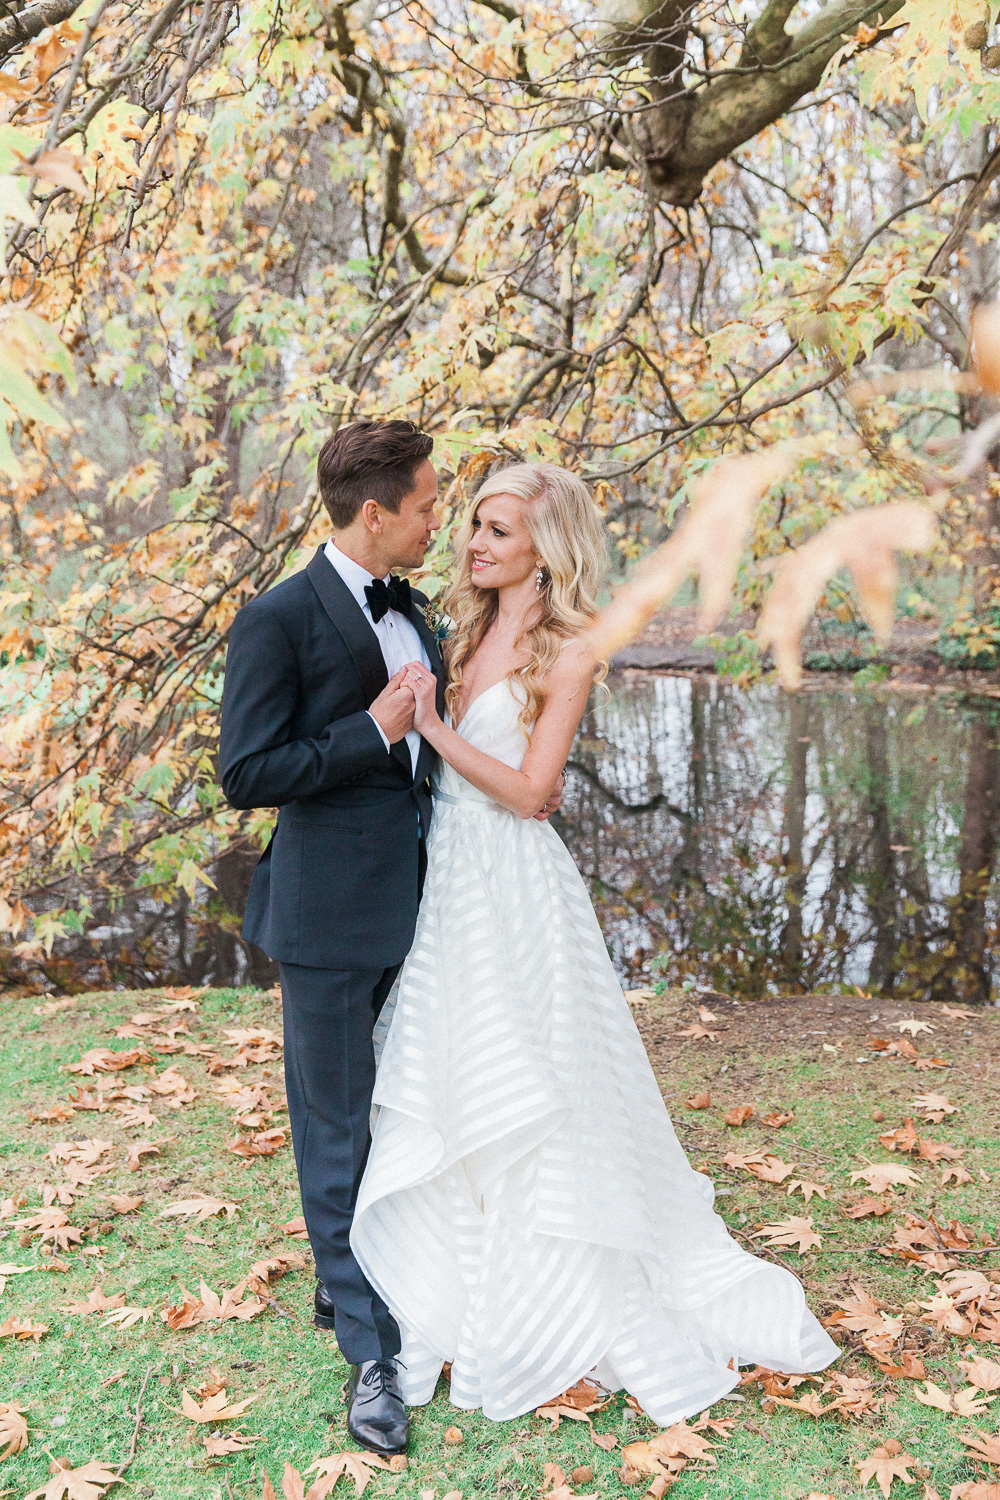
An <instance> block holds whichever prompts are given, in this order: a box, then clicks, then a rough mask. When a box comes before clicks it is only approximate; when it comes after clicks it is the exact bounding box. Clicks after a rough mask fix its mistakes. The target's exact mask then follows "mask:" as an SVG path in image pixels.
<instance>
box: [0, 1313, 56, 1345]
mask: <svg viewBox="0 0 1000 1500" xmlns="http://www.w3.org/2000/svg"><path fill="white" fill-rule="evenodd" d="M48 1331H49V1325H48V1324H47V1323H33V1322H32V1320H31V1319H30V1318H17V1317H11V1318H8V1319H7V1321H6V1322H5V1323H0V1339H10V1338H13V1339H18V1340H19V1341H20V1342H21V1343H24V1341H25V1340H26V1339H34V1341H35V1343H36V1344H37V1343H38V1341H39V1339H40V1338H42V1337H43V1335H44V1334H46V1333H48Z"/></svg>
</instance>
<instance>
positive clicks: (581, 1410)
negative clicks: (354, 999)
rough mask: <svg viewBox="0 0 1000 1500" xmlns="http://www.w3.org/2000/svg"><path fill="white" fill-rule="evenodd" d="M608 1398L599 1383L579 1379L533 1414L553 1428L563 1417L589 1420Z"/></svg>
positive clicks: (578, 1420)
mask: <svg viewBox="0 0 1000 1500" xmlns="http://www.w3.org/2000/svg"><path fill="white" fill-rule="evenodd" d="M610 1400H611V1396H610V1395H609V1394H608V1392H607V1391H605V1390H603V1389H602V1388H601V1387H600V1386H599V1385H596V1384H595V1383H594V1382H593V1381H590V1380H580V1381H577V1383H576V1385H574V1386H571V1387H570V1389H569V1390H568V1391H563V1393H562V1395H561V1396H555V1397H553V1399H552V1400H551V1401H546V1403H545V1405H544V1406H540V1407H538V1409H537V1410H536V1412H535V1416H536V1417H541V1418H542V1419H543V1420H544V1421H546V1422H551V1423H552V1427H553V1430H554V1429H555V1428H557V1427H558V1426H559V1423H560V1420H561V1419H562V1418H563V1417H568V1418H569V1419H570V1420H571V1421H575V1422H589V1421H590V1415H589V1414H590V1413H591V1412H595V1411H603V1410H604V1408H605V1407H606V1406H607V1404H608V1402H609V1401H610ZM455 1430H456V1431H457V1430H458V1429H457V1428H456V1429H455ZM446 1441H447V1439H446Z"/></svg>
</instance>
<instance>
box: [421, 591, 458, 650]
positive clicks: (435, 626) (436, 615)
mask: <svg viewBox="0 0 1000 1500" xmlns="http://www.w3.org/2000/svg"><path fill="white" fill-rule="evenodd" d="M424 624H425V625H426V626H427V629H428V630H429V631H430V633H431V635H432V636H433V637H434V639H435V641H436V642H437V644H438V645H439V646H443V645H444V643H445V641H446V640H447V639H448V637H449V635H451V632H452V629H453V628H454V624H455V622H454V620H452V619H451V618H450V617H449V616H448V615H446V614H442V612H441V610H439V609H438V607H437V605H436V604H434V602H433V601H432V600H430V599H428V601H427V603H426V604H425V605H424Z"/></svg>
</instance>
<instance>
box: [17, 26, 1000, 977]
mask: <svg viewBox="0 0 1000 1500" xmlns="http://www.w3.org/2000/svg"><path fill="white" fill-rule="evenodd" d="M47 3H49V0H47ZM793 9H794V8H793V7H792V6H791V5H788V4H784V3H779V0H771V3H769V4H768V5H766V6H765V7H764V8H763V9H762V10H761V11H760V12H759V13H758V14H757V16H756V19H755V20H754V21H753V22H752V24H749V25H746V24H743V23H737V22H730V21H729V20H728V19H726V18H725V17H724V16H723V17H722V18H721V19H719V18H717V17H716V15H715V13H714V11H713V10H712V9H711V7H709V6H708V5H704V6H702V5H697V6H689V7H685V8H680V7H674V6H673V5H669V4H668V5H662V6H660V8H659V9H657V10H654V11H650V10H649V9H648V8H647V10H645V11H643V12H637V13H636V14H634V15H631V16H630V17H629V18H628V19H627V20H621V19H618V20H614V19H612V21H611V22H610V23H609V22H608V20H607V19H606V18H604V19H602V18H601V17H599V16H597V15H596V14H595V13H594V12H593V11H592V10H591V9H590V7H589V5H588V4H587V3H586V0H580V3H579V4H578V5H577V6H576V7H574V8H573V9H572V10H571V12H570V13H569V15H568V18H567V11H566V8H565V7H551V8H550V7H549V6H547V5H544V4H540V3H537V4H536V3H530V4H528V5H526V6H525V7H524V9H523V10H515V9H514V8H513V7H512V6H509V5H507V4H506V3H501V0H491V3H489V4H484V3H480V0H447V3H445V4H443V5H441V6H436V7H434V9H433V12H432V11H431V10H430V9H429V8H425V7H423V6H422V5H420V4H419V3H417V0H399V3H394V4H393V5H391V6H389V7H387V8H386V10H385V12H384V13H382V12H381V11H380V12H378V13H377V14H376V12H375V10H374V9H373V8H372V7H370V6H368V5H363V4H361V3H354V4H335V3H322V4H319V3H311V0H309V3H307V0H297V3H293V4H291V5H288V6H284V7H282V8H281V9H280V10H278V9H275V8H273V7H270V6H267V5H261V6H258V7H250V8H249V9H248V10H247V11H246V12H245V13H244V14H242V15H241V16H239V17H238V16H237V13H236V11H235V10H234V9H233V8H232V7H231V6H230V5H229V4H227V3H220V0H202V3H198V0H194V3H191V4H185V3H181V0H135V3H133V0H87V3H86V4H85V6H84V7H83V8H81V9H80V10H79V11H77V12H74V13H73V14H72V16H71V17H68V16H62V17H59V16H57V14H56V12H55V11H54V10H52V9H51V6H50V8H49V9H48V10H46V11H45V13H44V15H45V18H46V19H47V20H48V21H49V22H51V23H54V24H49V25H48V26H47V29H42V30H37V31H33V30H32V28H33V27H35V25H36V22H38V21H40V20H41V19H42V13H41V10H40V9H39V8H38V7H31V6H29V7H26V8H25V9H23V10H22V11H20V12H17V13H16V14H15V15H14V16H13V17H8V18H7V20H6V21H3V22H0V51H2V50H3V48H4V47H6V46H7V45H8V43H9V44H10V47H9V50H8V51H7V52H6V54H5V60H4V68H5V71H4V72H3V73H2V74H0V100H2V101H3V103H4V108H5V109H6V111H7V123H6V124H5V125H3V126H2V129H0V174H2V175H0V215H2V216H3V224H4V228H5V230H6V231H7V233H8V239H9V243H8V249H7V264H8V268H9V269H8V274H7V280H6V282H5V283H4V285H5V289H6V291H7V294H8V302H7V304H6V306H5V307H4V308H3V310H2V315H3V318H4V333H5V348H4V352H3V356H2V360H3V363H2V364H0V401H2V402H3V403H4V405H3V409H2V415H3V416H4V419H5V424H6V430H7V431H8V432H9V434H10V436H9V440H8V443H9V446H8V448H7V449H6V451H0V465H2V467H3V469H4V472H5V474H6V476H7V477H6V480H5V482H4V489H3V492H2V495H0V501H2V503H0V551H2V557H3V571H4V581H3V591H2V594H0V653H2V656H0V712H2V714H3V716H4V720H5V728H4V737H3V740H2V742H0V778H2V781H3V798H4V804H3V809H2V813H0V817H2V822H0V897H2V900H3V903H4V904H3V905H2V906H0V928H3V927H5V928H6V930H7V931H8V933H9V934H10V935H11V937H12V940H13V941H14V945H15V947H14V953H15V957H16V960H17V962H19V963H32V964H40V965H42V966H43V968H44V966H45V965H46V964H48V963H50V961H51V954H52V952H53V951H54V950H53V945H54V944H55V943H56V942H58V940H59V938H60V936H62V935H65V934H66V933H72V932H73V931H74V930H79V929H80V928H81V926H84V925H85V924H86V923H87V922H88V921H89V919H90V913H91V911H92V910H93V909H94V904H95V903H98V904H103V906H104V907H106V908H107V909H109V910H110V909H111V908H112V907H113V905H114V903H115V902H116V901H118V900H120V899H122V897H123V895H124V893H126V892H130V891H132V890H134V888H135V887H136V886H137V885H139V886H140V887H147V888H148V889H149V891H150V892H151V893H155V894H159V895H161V896H162V897H163V898H164V899H168V898H169V895H170V893H171V891H172V890H174V889H175V888H176V887H178V886H179V887H180V888H181V889H183V890H184V891H186V893H187V895H188V898H189V899H190V900H191V901H192V902H195V903H197V901H200V900H201V899H203V896H204V892H205V890H206V888H207V885H208V884H210V883H211V882H212V880H213V878H214V877H213V876H212V874H211V871H212V869H213V868H214V862H215V861H216V860H217V859H219V858H220V857H221V856H222V854H223V853H224V851H225V850H227V849H230V848H233V849H236V850H239V849H240V848H247V847H254V846H255V845H256V843H257V842H258V841H259V839H260V838H261V837H262V836H263V834H264V833H265V831H266V827H267V823H268V820H267V819H266V818H258V819H240V818H237V817H236V816H235V815H234V814H232V813H231V812H230V811H229V810H228V809H227V808H225V806H224V805H223V804H222V803H221V800H220V797H219V793H218V790H217V787H216V785H215V776H214V760H213V754H214V744H215V734H216V732H217V731H216V719H217V705H218V697H219V691H220V682H221V670H222V661H223V655H224V649H225V641H226V635H227V631H228V627H229V624H230V622H231V620H232V617H233V614H234V612H235V610H236V609H237V608H239V607H240V605H241V604H242V603H244V602H246V600H247V599H249V598H250V597H252V596H253V595H254V594H255V593H257V592H259V591H260V590H262V589H265V588H267V587H269V586H270V585H271V584H272V583H273V582H275V581H276V580H277V579H278V578H279V577H281V576H282V574H283V573H284V572H285V571H287V570H288V569H290V568H292V567H295V566H297V565H299V564H300V563H301V562H302V561H303V560H304V556H305V549H307V548H308V547H310V546H311V545H312V544H313V543H314V542H316V541H318V540H319V539H320V538H321V537H322V535H323V525H322V516H321V514H320V511H319V507H318V501H317V496H316V493H315V488H314V486H313V484H312V479H311V471H312V467H313V462H314V458H315V454H316V452H317V450H318V447H319V445H320V444H321V442H322V440H323V439H324V438H325V436H326V435H327V434H328V433H329V431H330V430H331V425H332V424H334V423H336V422H337V421H340V420H343V419H345V418H347V417H350V416H352V415H354V414H357V413H361V412H370V411H376V412H382V413H397V412H398V413H406V414H408V415H411V416H413V417H414V418H416V419H417V420H419V421H420V422H422V423H423V424H425V425H426V426H427V427H428V428H429V429H430V430H431V431H433V432H434V434H435V437H436V443H437V454H438V459H439V462H441V464H442V466H443V467H444V468H445V469H446V470H447V471H448V473H449V476H450V481H451V482H450V485H449V489H448V494H447V497H446V509H447V512H448V517H449V519H450V517H451V516H452V515H453V514H454V513H455V511H456V510H457V509H458V508H460V506H461V504H462V503H463V500H464V496H465V494H466V492H467V487H468V485H469V483H470V482H472V481H473V480H474V479H475V476H476V474H477V473H479V472H481V470H482V467H483V465H484V464H485V463H487V462H489V461H490V460H491V459H492V458H493V457H495V456H496V455H509V454H523V455H526V456H544V457H551V458H556V459H558V460H560V461H563V462H568V463H570V464H572V465H574V466H575V467H577V468H579V469H581V470H582V471H583V472H584V473H586V474H587V475H588V477H589V478H590V479H591V480H592V482H593V484H594V489H595V494H596V495H597V497H598V499H599V500H600V501H601V503H603V504H604V505H605V506H606V509H607V518H608V525H609V529H610V531H611V534H612V536H613V537H614V538H615V539H616V542H617V545H618V549H619V553H620V556H621V558H622V559H623V560H626V561H627V560H628V559H630V558H632V557H634V556H636V555H637V554H638V552H639V551H640V550H642V548H643V547H644V546H645V545H646V543H647V542H648V541H649V540H650V539H653V538H655V537H657V536H658V535H660V534H662V532H663V530H664V529H665V528H668V527H669V526H670V525H671V524H672V523H673V520H674V517H675V514H676V513H677V512H678V510H679V509H680V508H681V507H683V505H684V503H685V497H686V494H687V489H686V487H687V485H688V484H689V482H690V481H691V480H692V479H693V478H695V477H696V476H697V475H698V474H699V473H700V472H701V471H702V470H703V469H704V468H705V466H706V465H707V464H709V463H710V462H712V461H713V460H714V459H715V458H716V457H717V456H718V455H720V454H721V453H723V452H729V451H733V450H736V451H739V450H741V449H744V448H752V447H756V446H759V445H763V444H766V443H773V442H776V441H779V440H783V439H787V438H795V439H802V440H804V446H803V448H802V452H803V454H804V455H805V457H804V459H803V461H802V463H801V464H800V465H799V467H798V468H797V470H796V471H795V473H794V475H793V476H792V478H790V479H789V480H788V481H787V482H785V483H783V484H781V485H778V486H775V488H774V489H773V490H772V492H771V493H770V494H769V495H768V497H767V499H766V501H765V502H764V503H763V504H762V505H761V507H760V508H759V511H758V513H757V520H756V522H755V526H754V529H753V532H752V535H751V537H750V541H749V551H748V559H747V561H748V566H747V568H746V569H745V570H744V573H743V576H742V582H741V590H742V595H743V597H744V598H745V600H746V601H747V602H748V603H749V604H750V605H751V606H753V605H754V604H755V603H756V602H758V601H759V599H760V597H761V594H762V592H763V587H764V584H763V579H762V577H761V575H760V574H759V573H758V572H757V571H756V570H755V565H756V564H757V563H758V562H760V561H762V560H766V559H767V558H770V557H772V556H774V555H775V554H776V553H779V552H781V551H783V550H787V549H788V548H790V547H793V546H795V545H796V544H797V543H798V542H800V541H801V540H803V539H805V538H806V537H808V536H809V535H810V534H812V533H813V532H815V531H816V530H817V529H818V528H819V527H820V526H821V525H822V524H823V523H824V522H825V521H826V520H827V519H828V518H829V517H830V516H831V515H837V514H840V513H842V512H844V511H848V510H851V509H854V508H856V507H857V506H859V505H866V504H871V503H877V502H879V501H881V500H882V499H884V498H888V497H895V496H896V495H897V494H898V491H899V490H900V488H902V489H904V490H905V491H907V492H910V493H915V494H920V493H922V492H923V490H924V488H925V487H926V484H927V482H928V471H927V468H926V465H925V464H924V463H923V459H922V457H921V456H920V453H919V452H918V449H919V444H920V442H922V440H923V439H924V438H926V437H930V436H934V437H938V438H944V439H945V440H946V441H948V442H952V443H956V442H959V441H960V440H961V435H962V432H963V430H964V429H965V428H967V427H968V426H969V425H970V423H971V422H973V421H974V420H975V419H976V416H977V414H976V413H975V411H974V410H973V407H972V404H971V403H972V401H973V399H977V398H973V397H972V396H971V395H970V394H969V392H968V391H967V390H966V389H965V387H964V386H963V379H964V377H963V375H962V371H964V370H965V368H966V366H967V364H968V317H967V314H968V309H969V305H970V301H971V296H972V294H973V293H974V292H978V291H980V290H986V291H988V290H989V286H988V283H989V281H990V278H991V277H992V276H993V274H994V273H993V271H992V270H988V269H986V268H985V263H984V270H983V283H982V287H980V286H979V285H976V286H972V285H970V282H969V277H968V275H967V272H966V267H965V264H964V261H965V259H966V258H967V257H968V256H969V255H970V254H972V251H973V250H976V249H977V248H981V246H985V247H986V248H987V249H988V247H989V242H990V236H991V233H992V230H991V225H990V219H989V215H990V213H991V212H992V200H991V198H990V184H991V183H992V181H993V175H994V173H995V171H996V170H997V162H998V161H1000V156H998V153H997V152H996V151H995V150H994V149H993V145H992V140H993V137H992V133H991V132H992V128H993V127H992V121H993V120H994V119H995V118H996V116H997V114H998V113H1000V102H998V98H997V84H996V81H995V80H993V79H992V78H990V77H987V78H985V79H984V76H983V74H982V64H981V59H980V52H979V51H970V50H969V48H968V47H966V46H964V43H963V33H962V27H963V26H964V25H966V24H967V22H968V18H967V17H964V16H962V15H958V14H957V13H956V15H955V17H952V16H950V15H949V18H948V23H947V25H946V26H942V25H941V24H940V23H939V22H938V21H937V19H936V14H937V13H936V10H935V8H934V7H930V8H928V7H927V6H926V5H925V4H924V0H908V6H907V7H905V8H904V9H902V10H900V9H899V8H898V7H896V6H894V5H891V4H887V5H885V6H883V7H882V8H881V9H879V10H878V11H877V12H871V13H869V11H867V10H864V9H863V8H862V7H860V6H854V7H853V8H852V7H851V6H848V5H847V4H844V3H841V0H828V3H827V4H825V5H823V6H822V7H820V8H819V9H817V10H816V12H815V13H814V14H813V15H812V17H811V18H810V19H807V20H805V21H802V22H800V23H799V24H798V27H797V29H793V30H792V31H787V27H789V26H793V25H794V16H793ZM977 16H978V12H977ZM9 22H16V25H13V26H12V25H10V24H8V23H9ZM817 26H825V27H826V28H827V30H826V31H821V30H817ZM3 28H6V29H3ZM834 32H836V36H834ZM783 38H784V40H783ZM987 53H988V49H987ZM824 68H826V69H827V72H826V74H825V81H824V82H823V87H822V89H821V90H820V95H819V97H818V98H816V99H813V98H812V97H811V96H810V93H809V91H810V90H811V89H813V88H815V87H816V85H817V83H819V82H820V81H821V75H823V70H824ZM974 83H976V84H978V85H979V92H978V94H976V95H974V96H973V95H972V94H971V92H970V88H971V85H972V84H974ZM754 132H757V133H756V134H754ZM751 136H752V137H753V149H752V152H747V151H745V150H743V149H742V147H741V146H740V142H741V141H747V140H749V139H750V138H751ZM713 153H714V154H713ZM977 237H978V240H979V242H980V246H979V247H977ZM970 247H971V248H970ZM984 253H985V252H984ZM918 346H919V347H918ZM876 351H877V358H878V359H879V360H880V361H881V362H882V365H883V367H885V366H886V365H888V366H889V367H890V368H897V369H898V368H901V367H912V366H914V365H916V364H924V365H927V364H929V363H934V364H936V365H937V364H940V363H941V362H942V361H944V362H945V363H946V364H947V365H948V368H949V370H950V372H951V376H952V379H951V386H952V388H951V389H950V390H946V391H943V392H941V391H933V392H931V393H930V394H929V395H923V394H921V392H920V391H919V390H914V391H912V392H907V391H902V392H901V393H899V394H898V395H894V396H892V397H891V398H889V399H887V398H885V397H882V396H879V395H877V394H876V395H875V397H874V398H873V399H872V400H870V401H868V402H867V403H866V404H863V405H860V406H857V407H855V406H853V405H852V404H851V403H850V402H848V401H847V400H846V398H845V386H846V383H847V381H848V379H849V378H850V376H851V372H852V371H854V369H855V368H856V366H857V365H858V364H859V363H861V362H863V361H865V360H871V359H872V358H873V357H874V356H876ZM966 384H967V382H966ZM910 438H912V439H914V441H913V442H910V441H908V440H909V439H910ZM852 444H853V445H854V446H853V448H852ZM855 450H857V451H855ZM810 455H811V456H810ZM983 493H984V492H983V487H982V485H981V484H979V481H978V480H977V481H976V484H975V485H974V486H973V488H972V489H971V490H968V491H967V493H965V494H963V495H961V496H960V498H959V499H957V500H956V501H954V502H949V504H950V510H949V511H948V517H949V520H948V525H949V526H950V527H951V532H950V533H949V535H953V536H954V537H955V539H956V547H957V544H958V541H959V540H961V539H963V538H973V539H974V540H975V541H976V545H981V546H983V547H985V548H986V549H989V548H990V547H991V546H992V539H991V537H990V536H989V535H988V533H987V530H986V528H987V526H988V525H989V524H991V522H990V520H989V516H988V515H986V519H985V520H982V521H980V520H976V521H975V523H974V524H972V525H970V524H969V523H968V520H967V519H966V518H965V516H964V515H963V512H962V508H963V507H966V508H968V507H970V506H971V507H973V508H975V507H977V506H978V507H979V510H977V511H976V515H977V516H979V515H980V514H981V513H983V514H985V513H984V512H983V511H982V496H983ZM448 532H449V527H448V526H446V527H445V528H444V530H443V533H442V538H441V541H440V545H439V550H438V552H437V554H436V555H435V557H433V558H432V559H431V560H430V574H429V577H428V579H427V580H425V582H426V585H427V587H428V588H429V589H430V590H431V591H432V592H433V591H434V590H435V589H437V588H438V587H440V584H441V579H442V574H443V570H444V568H445V567H446V564H447V555H448V554H447V547H448ZM977 532H978V533H979V535H978V537H977Z"/></svg>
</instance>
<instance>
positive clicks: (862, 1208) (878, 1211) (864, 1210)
mask: <svg viewBox="0 0 1000 1500" xmlns="http://www.w3.org/2000/svg"><path fill="white" fill-rule="evenodd" d="M892 1208H893V1205H892V1200H891V1199H886V1198H872V1197H870V1196H866V1197H864V1198H859V1199H858V1201H857V1203H852V1204H851V1205H850V1206H849V1207H848V1208H845V1209H844V1214H845V1216H846V1217H847V1218H848V1219H867V1218H868V1216H869V1215H874V1217H875V1218H877V1219H880V1218H881V1217H882V1215H883V1214H889V1213H892Z"/></svg>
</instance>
